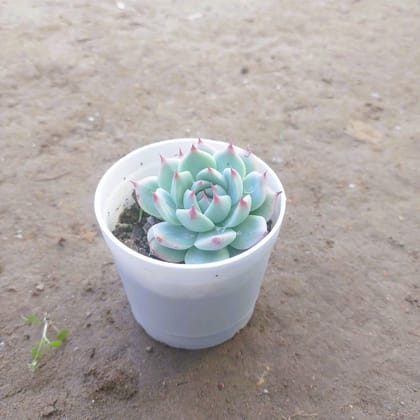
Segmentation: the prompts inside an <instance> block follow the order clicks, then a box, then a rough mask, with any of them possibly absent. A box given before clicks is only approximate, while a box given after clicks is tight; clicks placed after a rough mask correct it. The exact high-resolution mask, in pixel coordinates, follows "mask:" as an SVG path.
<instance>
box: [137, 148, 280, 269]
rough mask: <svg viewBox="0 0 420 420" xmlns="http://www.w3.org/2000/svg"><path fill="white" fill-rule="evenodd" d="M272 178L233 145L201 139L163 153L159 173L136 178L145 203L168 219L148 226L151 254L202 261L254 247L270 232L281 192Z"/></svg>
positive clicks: (169, 259) (139, 198) (171, 259)
mask: <svg viewBox="0 0 420 420" xmlns="http://www.w3.org/2000/svg"><path fill="white" fill-rule="evenodd" d="M266 177H267V174H266V173H260V172H258V171H257V170H255V166H254V164H253V159H252V155H251V154H250V153H245V152H243V151H241V152H240V153H238V152H237V150H236V149H235V148H234V147H233V146H232V145H229V146H228V147H227V148H226V149H225V150H223V151H214V150H213V149H212V148H211V146H209V145H208V144H206V143H205V142H203V141H201V140H199V141H198V142H197V144H193V145H192V146H191V149H190V150H189V151H188V152H187V153H186V154H182V152H181V151H180V153H179V155H178V156H176V157H170V158H167V157H164V156H161V166H160V172H159V175H157V176H149V177H146V178H143V179H141V180H139V181H132V182H133V184H134V187H135V193H136V198H137V201H138V204H139V205H140V207H141V208H142V209H143V210H144V211H145V212H147V213H149V214H151V215H152V216H154V217H156V218H158V219H160V220H162V222H159V223H157V224H155V225H153V226H152V227H151V228H150V229H149V231H148V235H147V239H148V242H149V247H150V252H151V254H152V255H153V256H155V257H157V258H159V259H161V260H164V261H167V262H173V263H178V262H185V263H187V264H197V263H208V262H213V261H220V260H224V259H226V258H229V257H231V256H235V255H237V254H238V253H240V252H242V251H245V250H247V249H249V248H251V247H252V246H254V245H255V244H256V243H258V242H259V241H260V240H261V239H262V238H263V237H264V236H265V235H266V234H267V222H268V221H269V220H270V218H271V217H272V215H273V212H274V209H275V203H276V199H277V197H278V195H279V194H280V193H279V192H274V191H273V190H272V189H271V188H269V187H268V186H267V180H266Z"/></svg>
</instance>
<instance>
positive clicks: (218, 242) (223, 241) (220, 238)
mask: <svg viewBox="0 0 420 420" xmlns="http://www.w3.org/2000/svg"><path fill="white" fill-rule="evenodd" d="M235 238H236V232H235V231H234V230H232V229H221V228H216V229H213V230H211V231H210V232H204V233H199V234H198V235H197V239H196V240H195V243H194V246H195V247H196V248H198V249H202V250H203V251H217V250H218V249H222V248H226V247H227V246H228V245H229V244H230V243H231V242H233V241H234V240H235Z"/></svg>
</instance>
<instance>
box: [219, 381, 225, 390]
mask: <svg viewBox="0 0 420 420" xmlns="http://www.w3.org/2000/svg"><path fill="white" fill-rule="evenodd" d="M224 387H225V384H224V383H223V382H219V383H218V384H217V389H218V390H219V391H221V390H222V389H223V388H224Z"/></svg>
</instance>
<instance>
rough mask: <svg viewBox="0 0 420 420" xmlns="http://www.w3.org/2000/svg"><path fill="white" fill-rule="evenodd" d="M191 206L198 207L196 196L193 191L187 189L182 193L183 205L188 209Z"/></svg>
mask: <svg viewBox="0 0 420 420" xmlns="http://www.w3.org/2000/svg"><path fill="white" fill-rule="evenodd" d="M193 206H194V207H195V208H196V209H198V208H199V207H200V206H199V205H198V201H197V196H196V195H195V192H194V191H192V190H187V191H185V193H184V200H183V207H184V209H190V208H191V207H193Z"/></svg>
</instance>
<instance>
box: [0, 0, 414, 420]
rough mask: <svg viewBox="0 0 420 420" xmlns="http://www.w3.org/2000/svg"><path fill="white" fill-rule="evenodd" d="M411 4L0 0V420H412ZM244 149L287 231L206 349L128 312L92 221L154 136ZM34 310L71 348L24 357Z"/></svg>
mask: <svg viewBox="0 0 420 420" xmlns="http://www.w3.org/2000/svg"><path fill="white" fill-rule="evenodd" d="M419 18H420V7H419V3H418V1H417V0H405V1H403V2H400V1H379V0H369V1H367V0H360V1H356V0H354V1H350V0H344V1H340V2H338V1H328V0H324V1H321V0H311V1H309V0H308V1H300V2H296V1H291V0H284V1H281V2H279V1H274V0H266V1H246V2H245V1H237V0H234V1H230V2H226V1H220V0H213V1H202V2H196V1H192V0H185V1H175V0H173V1H166V0H162V1H151V0H145V1H142V2H134V1H127V0H121V2H113V1H102V2H99V1H97V2H88V1H80V0H79V1H77V0H76V1H72V2H66V1H61V2H58V1H45V2H39V1H19V2H17V1H11V0H6V1H5V0H3V1H1V2H0V23H1V24H0V40H1V41H0V45H1V49H0V57H1V67H0V130H1V132H0V143H1V148H0V163H1V166H0V168H1V169H0V197H1V200H0V242H1V253H0V287H1V293H0V417H1V418H2V419H34V418H42V417H48V418H52V419H120V418H125V419H140V418H141V419H143V418H144V419H166V418H171V419H205V418H212V419H213V418H214V419H293V420H300V419H306V418H310V419H349V420H350V419H378V420H379V419H381V420H382V419H418V418H419V417H418V416H419V413H420V351H419V350H420V328H419V327H420V280H419V274H418V273H419V269H420V267H419V253H420V249H419V224H420V223H419V214H420V212H419V210H420V202H419V184H420V181H419V180H420V178H419V168H420V164H419V156H420V155H419V152H420V150H419V149H420V146H419V144H420V143H419V130H418V128H419V115H420V106H419V103H420V97H419V96H420V93H419V85H420V77H419V75H420V64H419V59H420V57H419V52H418V48H417V46H418V41H419V39H420V27H419ZM197 135H201V136H203V137H207V138H214V139H222V140H229V141H233V142H234V143H236V144H238V145H239V146H242V147H246V146H249V147H250V148H251V149H252V150H253V151H254V152H255V153H256V154H257V155H259V156H260V157H262V158H263V159H265V160H266V161H267V162H269V163H270V164H271V165H272V167H273V168H274V169H275V170H276V171H277V172H278V173H279V175H280V177H281V179H282V181H283V182H284V185H285V189H286V193H287V195H288V199H289V200H288V209H287V215H286V218H285V222H284V228H283V230H282V232H281V235H280V239H279V241H278V244H277V246H276V248H275V251H274V253H273V255H272V258H271V262H270V266H269V268H268V271H267V274H266V278H265V282H264V285H263V288H262V291H261V295H260V298H259V300H258V303H257V306H256V310H255V314H254V316H253V318H252V320H251V322H250V324H249V325H248V326H247V327H246V328H245V329H244V330H243V331H242V332H241V333H240V334H238V335H237V336H236V337H235V338H234V339H232V340H231V341H229V342H227V343H225V344H224V345H221V346H219V347H217V348H214V349H209V350H205V351H195V352H191V351H182V350H174V349H171V348H169V347H166V346H164V345H161V344H159V343H156V342H154V341H153V340H152V339H150V338H149V337H148V336H147V335H146V334H145V333H144V331H143V330H142V328H141V327H140V326H138V325H137V324H136V322H135V321H134V319H133V317H132V316H131V313H130V309H129V306H128V303H127V300H126V297H125V295H124V292H123V289H122V287H121V284H120V281H119V279H118V277H117V274H116V271H115V268H114V266H113V263H112V260H111V256H110V254H109V252H108V250H107V248H106V246H105V243H104V241H103V240H102V238H101V237H100V236H99V232H98V228H97V225H96V222H95V217H94V214H93V208H92V207H93V206H92V201H93V194H94V190H95V187H96V184H97V182H98V180H99V178H100V177H101V175H102V174H103V173H104V172H105V170H106V169H107V168H108V167H109V166H110V165H111V164H112V162H114V161H115V160H116V159H118V158H119V157H121V156H122V155H124V154H126V153H127V152H129V151H131V150H133V149H135V148H137V147H139V146H141V145H144V144H147V143H150V142H153V141H155V140H159V139H167V138H175V137H185V136H197ZM44 311H47V312H48V313H49V314H50V316H51V318H52V319H53V320H54V321H55V322H56V324H57V325H58V326H59V327H61V328H64V327H65V328H68V329H69V331H70V336H69V339H68V341H67V343H66V344H65V345H64V346H63V347H60V348H57V349H56V350H55V351H54V352H52V353H50V354H49V355H47V356H46V358H45V360H44V361H43V363H42V365H41V367H40V369H39V370H38V371H37V372H35V373H32V372H31V371H30V370H29V369H28V368H27V363H28V362H29V361H30V349H31V347H32V344H33V342H34V341H35V340H36V339H37V335H38V331H36V330H34V329H32V328H31V327H29V326H26V325H24V324H23V322H22V320H21V319H20V315H21V314H31V313H35V314H37V315H41V314H42V313H43V312H44Z"/></svg>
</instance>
